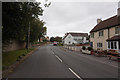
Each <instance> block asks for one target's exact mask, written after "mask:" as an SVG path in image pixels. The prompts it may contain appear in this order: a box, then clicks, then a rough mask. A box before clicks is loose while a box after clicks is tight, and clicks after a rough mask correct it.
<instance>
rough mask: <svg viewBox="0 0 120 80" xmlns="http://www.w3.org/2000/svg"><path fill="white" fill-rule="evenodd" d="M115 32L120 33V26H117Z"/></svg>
mask: <svg viewBox="0 0 120 80" xmlns="http://www.w3.org/2000/svg"><path fill="white" fill-rule="evenodd" d="M115 34H120V26H118V27H115Z"/></svg>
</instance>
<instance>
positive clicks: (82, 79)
mask: <svg viewBox="0 0 120 80" xmlns="http://www.w3.org/2000/svg"><path fill="white" fill-rule="evenodd" d="M68 69H69V70H70V71H71V72H72V73H73V74H74V75H75V76H76V77H77V78H79V79H80V80H83V79H82V78H81V77H80V76H78V75H77V74H76V73H75V72H74V71H73V70H72V69H71V68H68Z"/></svg>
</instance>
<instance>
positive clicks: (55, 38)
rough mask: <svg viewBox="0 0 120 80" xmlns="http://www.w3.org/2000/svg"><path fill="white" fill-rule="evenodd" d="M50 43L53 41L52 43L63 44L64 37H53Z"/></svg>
mask: <svg viewBox="0 0 120 80" xmlns="http://www.w3.org/2000/svg"><path fill="white" fill-rule="evenodd" d="M50 41H51V42H54V41H57V42H62V37H59V36H57V37H51V38H50Z"/></svg>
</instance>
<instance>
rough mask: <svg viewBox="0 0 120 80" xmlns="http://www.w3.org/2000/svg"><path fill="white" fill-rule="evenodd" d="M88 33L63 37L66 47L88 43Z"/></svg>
mask: <svg viewBox="0 0 120 80" xmlns="http://www.w3.org/2000/svg"><path fill="white" fill-rule="evenodd" d="M87 38H88V33H73V32H69V33H66V34H65V36H64V37H63V43H64V44H66V45H72V44H84V43H88V42H89V40H88V39H87Z"/></svg>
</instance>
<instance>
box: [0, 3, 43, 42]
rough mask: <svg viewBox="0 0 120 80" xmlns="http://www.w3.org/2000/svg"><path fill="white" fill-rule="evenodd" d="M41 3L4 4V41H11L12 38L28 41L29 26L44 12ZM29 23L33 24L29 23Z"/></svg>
mask: <svg viewBox="0 0 120 80" xmlns="http://www.w3.org/2000/svg"><path fill="white" fill-rule="evenodd" d="M39 5H40V3H35V2H34V3H33V2H19V3H18V2H9V3H3V4H2V8H3V9H2V10H3V11H2V12H3V13H2V20H3V30H2V33H3V38H2V39H3V42H9V41H10V40H18V41H26V39H27V35H28V27H29V26H30V27H31V26H32V23H34V22H33V21H34V20H35V19H38V16H42V14H43V9H42V8H41V7H40V6H39ZM29 23H31V24H30V25H29ZM34 25H35V24H34ZM36 25H37V24H36ZM31 31H32V29H31Z"/></svg>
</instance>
